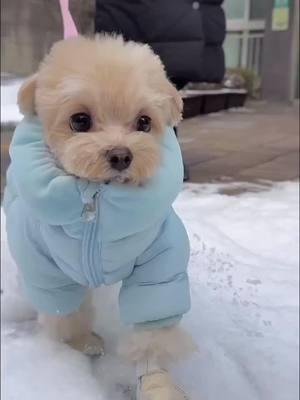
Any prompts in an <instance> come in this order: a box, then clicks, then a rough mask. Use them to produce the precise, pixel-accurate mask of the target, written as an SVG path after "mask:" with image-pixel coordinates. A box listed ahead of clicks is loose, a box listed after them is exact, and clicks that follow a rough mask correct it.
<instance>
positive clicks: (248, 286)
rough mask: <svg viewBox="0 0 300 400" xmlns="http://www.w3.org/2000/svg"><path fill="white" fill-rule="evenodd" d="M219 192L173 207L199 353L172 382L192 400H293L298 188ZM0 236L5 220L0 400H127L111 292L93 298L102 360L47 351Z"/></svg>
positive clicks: (127, 379) (128, 384) (128, 374)
mask: <svg viewBox="0 0 300 400" xmlns="http://www.w3.org/2000/svg"><path fill="white" fill-rule="evenodd" d="M231 185H233V184H231ZM226 188H228V184H226ZM220 189H222V185H188V186H187V187H186V189H185V191H183V193H182V194H181V195H180V197H179V199H178V200H177V202H176V209H177V211H178V213H179V214H180V215H181V217H182V218H183V220H184V221H185V224H186V226H187V229H188V232H189V236H190V239H191V245H192V254H191V261H190V277H191V286H192V298H193V309H192V311H191V312H190V314H188V315H187V316H186V317H185V319H184V326H185V327H186V329H188V330H189V331H190V332H191V333H192V335H193V337H194V339H195V340H196V341H197V343H198V345H199V353H198V354H195V355H194V356H193V358H192V359H190V360H189V361H188V362H187V363H186V364H182V365H180V366H178V367H176V368H174V371H173V372H174V375H175V376H176V379H177V380H178V382H180V383H181V384H182V385H183V386H184V387H185V388H186V390H187V391H188V392H189V393H190V394H191V397H192V400H241V399H243V400H297V399H298V368H299V365H298V311H299V304H298V284H299V277H298V267H299V259H298V255H299V247H298V246H299V245H298V242H299V226H298V220H299V215H298V213H299V210H298V202H299V193H298V184H297V183H283V184H276V185H275V186H273V187H272V188H269V189H267V190H265V191H261V192H259V193H255V192H248V193H244V194H242V195H239V196H226V195H224V194H223V195H222V194H220ZM4 231H5V227H4V220H3V226H2V236H1V241H2V243H1V244H2V258H3V259H2V289H3V294H2V296H1V297H2V320H3V321H2V369H1V371H2V396H3V397H2V399H3V400H40V399H43V400H56V399H64V400H82V399H84V400H125V399H126V400H127V399H131V398H133V397H132V390H131V389H132V383H133V371H132V369H131V368H130V367H129V366H128V365H126V364H123V363H122V362H121V361H120V360H119V359H118V358H117V356H116V354H115V348H116V342H117V338H118V337H119V336H120V335H121V333H122V328H121V326H120V325H119V322H118V311H117V307H116V296H117V289H118V288H116V287H115V288H104V289H100V290H99V291H98V292H97V293H96V295H95V305H96V307H97V309H98V316H99V319H98V320H97V321H96V324H95V330H96V331H97V332H99V333H101V334H102V335H103V336H104V338H105V339H106V355H105V356H104V357H103V358H101V359H99V360H89V359H87V358H86V357H84V356H83V355H81V354H79V353H77V352H75V351H72V350H70V349H69V348H68V347H67V346H66V345H63V344H57V343H54V342H51V341H49V340H48V339H46V338H45V337H44V336H43V335H42V334H41V333H40V332H39V331H38V329H37V328H36V323H35V321H34V320H32V318H33V316H34V314H33V313H32V311H31V310H30V309H28V307H27V306H26V304H25V303H24V301H23V299H22V298H21V297H20V295H19V292H18V289H17V284H16V275H15V270H14V266H13V263H12V261H11V259H10V256H9V252H8V250H7V244H6V239H5V234H4ZM24 317H25V320H24Z"/></svg>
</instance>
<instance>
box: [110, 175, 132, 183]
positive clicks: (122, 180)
mask: <svg viewBox="0 0 300 400" xmlns="http://www.w3.org/2000/svg"><path fill="white" fill-rule="evenodd" d="M131 182H132V180H131V179H130V178H129V177H128V176H122V175H117V176H114V177H112V178H110V179H106V180H105V181H104V183H105V184H106V185H108V184H109V183H120V184H124V185H125V184H130V183H131Z"/></svg>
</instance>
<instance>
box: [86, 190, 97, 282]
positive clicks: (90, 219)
mask: <svg viewBox="0 0 300 400" xmlns="http://www.w3.org/2000/svg"><path fill="white" fill-rule="evenodd" d="M99 195H100V190H99V191H97V192H96V193H95V194H94V195H93V198H92V200H91V202H89V203H86V204H85V206H84V209H83V212H82V217H83V219H84V221H85V222H86V224H87V226H86V228H85V231H84V235H83V243H82V268H83V271H84V272H85V275H86V276H87V278H88V282H89V286H92V287H95V286H97V285H99V284H100V283H101V280H99V277H98V276H97V275H98V274H97V268H99V269H100V260H99V266H97V265H96V260H97V259H98V258H99V249H98V246H97V243H96V239H97V233H98V228H99V206H98V198H99ZM99 272H100V271H99Z"/></svg>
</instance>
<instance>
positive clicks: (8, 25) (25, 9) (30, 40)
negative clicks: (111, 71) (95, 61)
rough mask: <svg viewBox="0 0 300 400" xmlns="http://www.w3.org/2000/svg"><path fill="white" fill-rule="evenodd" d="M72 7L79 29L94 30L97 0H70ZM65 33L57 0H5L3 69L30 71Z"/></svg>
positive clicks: (2, 48)
mask: <svg viewBox="0 0 300 400" xmlns="http://www.w3.org/2000/svg"><path fill="white" fill-rule="evenodd" d="M70 8H71V12H72V15H73V17H74V20H75V22H76V25H77V27H78V30H79V32H80V33H84V34H89V33H92V32H94V10H95V0H84V1H78V0H71V1H70ZM62 35H63V28H62V20H61V14H60V9H59V2H58V0H24V1H21V0H2V1H1V51H2V57H1V72H8V73H12V74H16V75H20V76H23V75H28V74H31V73H32V72H34V71H35V70H36V69H37V67H38V64H39V63H40V61H41V60H42V58H43V57H44V55H45V54H46V53H47V52H48V50H49V49H50V47H51V45H52V44H53V43H54V42H56V41H58V40H60V39H62Z"/></svg>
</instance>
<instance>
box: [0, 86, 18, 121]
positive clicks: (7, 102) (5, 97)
mask: <svg viewBox="0 0 300 400" xmlns="http://www.w3.org/2000/svg"><path fill="white" fill-rule="evenodd" d="M21 84H22V80H13V81H10V82H8V84H6V85H5V84H3V83H2V84H1V124H3V123H6V124H7V123H17V122H19V121H21V120H22V118H23V116H22V114H21V113H20V112H19V107H18V105H17V94H18V90H19V88H20V86H21Z"/></svg>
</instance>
